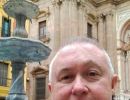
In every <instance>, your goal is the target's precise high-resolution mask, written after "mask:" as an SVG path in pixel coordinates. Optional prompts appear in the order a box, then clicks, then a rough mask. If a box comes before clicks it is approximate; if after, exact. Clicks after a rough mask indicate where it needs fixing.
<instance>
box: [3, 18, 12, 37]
mask: <svg viewBox="0 0 130 100" xmlns="http://www.w3.org/2000/svg"><path fill="white" fill-rule="evenodd" d="M10 25H11V20H10V19H8V18H5V17H3V18H2V34H1V36H2V37H9V36H10Z"/></svg>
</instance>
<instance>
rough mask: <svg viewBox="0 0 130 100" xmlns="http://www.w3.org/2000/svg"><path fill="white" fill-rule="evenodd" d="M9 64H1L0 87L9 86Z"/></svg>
mask: <svg viewBox="0 0 130 100" xmlns="http://www.w3.org/2000/svg"><path fill="white" fill-rule="evenodd" d="M7 75H8V64H6V63H2V62H0V86H7Z"/></svg>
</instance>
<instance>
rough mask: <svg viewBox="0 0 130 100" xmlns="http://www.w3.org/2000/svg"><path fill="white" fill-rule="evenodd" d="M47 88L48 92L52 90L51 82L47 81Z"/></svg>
mask: <svg viewBox="0 0 130 100" xmlns="http://www.w3.org/2000/svg"><path fill="white" fill-rule="evenodd" d="M48 89H49V91H50V92H52V85H51V83H48Z"/></svg>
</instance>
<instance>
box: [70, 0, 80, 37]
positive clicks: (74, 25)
mask: <svg viewBox="0 0 130 100" xmlns="http://www.w3.org/2000/svg"><path fill="white" fill-rule="evenodd" d="M69 8H70V9H69V12H70V13H69V19H70V22H71V23H70V25H71V26H70V30H71V32H70V34H71V35H70V37H71V38H73V37H75V36H77V35H78V9H77V1H76V0H70V5H69Z"/></svg>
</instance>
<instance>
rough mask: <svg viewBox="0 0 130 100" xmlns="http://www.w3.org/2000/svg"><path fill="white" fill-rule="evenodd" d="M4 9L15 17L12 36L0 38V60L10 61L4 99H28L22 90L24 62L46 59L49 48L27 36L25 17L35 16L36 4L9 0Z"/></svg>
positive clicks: (37, 10)
mask: <svg viewBox="0 0 130 100" xmlns="http://www.w3.org/2000/svg"><path fill="white" fill-rule="evenodd" d="M4 11H5V12H6V13H7V14H8V15H9V16H11V17H13V18H15V19H16V28H15V30H14V32H13V35H12V37H3V38H2V37H1V38H0V60H3V61H11V64H12V84H11V88H10V92H9V95H8V96H7V97H6V100H28V98H27V96H26V94H25V91H24V68H25V67H26V62H39V61H41V60H44V59H47V57H48V56H49V54H50V52H51V50H50V49H49V48H48V47H47V46H45V45H44V44H43V43H42V42H40V41H39V40H32V39H29V38H27V37H28V34H27V32H26V29H25V22H26V19H31V18H35V17H36V16H37V15H38V13H39V9H38V7H37V5H35V4H33V3H32V2H29V1H26V0H9V1H7V3H5V5H4Z"/></svg>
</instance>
